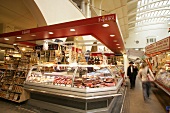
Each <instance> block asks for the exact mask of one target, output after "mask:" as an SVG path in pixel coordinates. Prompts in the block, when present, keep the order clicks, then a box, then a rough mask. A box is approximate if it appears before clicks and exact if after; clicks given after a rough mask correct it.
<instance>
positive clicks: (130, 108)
mask: <svg viewBox="0 0 170 113" xmlns="http://www.w3.org/2000/svg"><path fill="white" fill-rule="evenodd" d="M153 91H154V92H155V88H154V87H152V91H151V99H150V100H149V101H148V102H144V100H143V95H142V85H141V82H140V81H139V80H138V79H137V80H136V87H135V89H129V88H128V90H127V95H126V98H125V104H124V109H123V113H166V111H165V107H166V106H162V105H161V104H160V102H159V101H158V99H157V97H156V96H155V94H154V93H153ZM156 95H157V94H156ZM157 96H158V95H157ZM169 104H170V103H169Z"/></svg>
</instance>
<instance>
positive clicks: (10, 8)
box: [0, 0, 37, 32]
mask: <svg viewBox="0 0 170 113" xmlns="http://www.w3.org/2000/svg"><path fill="white" fill-rule="evenodd" d="M0 23H1V24H6V25H11V26H15V28H14V30H21V29H28V28H35V27H37V23H36V21H35V19H34V17H33V16H32V14H31V13H30V11H29V10H28V8H27V7H26V6H25V4H24V3H23V0H15V1H14V0H0ZM4 32H5V31H4Z"/></svg>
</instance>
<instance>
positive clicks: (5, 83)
mask: <svg viewBox="0 0 170 113" xmlns="http://www.w3.org/2000/svg"><path fill="white" fill-rule="evenodd" d="M17 54H20V56H19V57H18V56H17V57H16V56H14V55H13V52H12V51H8V50H6V56H5V63H4V66H2V69H0V70H3V71H4V76H3V77H2V78H1V81H0V84H1V85H0V86H1V87H0V89H1V90H0V97H1V98H5V99H8V100H11V101H15V102H23V101H25V100H27V99H29V94H28V93H27V92H26V91H25V90H24V88H23V84H24V81H25V79H26V75H27V72H28V70H29V67H30V64H29V61H30V56H31V55H29V54H27V53H17Z"/></svg>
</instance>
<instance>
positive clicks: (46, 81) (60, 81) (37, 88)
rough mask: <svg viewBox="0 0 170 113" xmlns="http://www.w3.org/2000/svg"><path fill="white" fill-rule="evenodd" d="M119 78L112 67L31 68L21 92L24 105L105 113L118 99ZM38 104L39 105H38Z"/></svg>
mask: <svg viewBox="0 0 170 113" xmlns="http://www.w3.org/2000/svg"><path fill="white" fill-rule="evenodd" d="M122 83H123V78H122V77H121V74H120V72H119V71H118V69H117V67H116V66H114V65H63V64H61V65H60V64H46V65H35V66H33V67H32V68H31V69H30V71H29V73H28V76H27V78H26V81H25V85H24V88H25V90H27V91H28V92H30V97H31V99H30V100H29V101H28V103H30V104H32V105H36V106H39V107H43V108H45V107H46V109H50V110H52V111H57V112H67V111H69V112H70V113H75V112H78V113H79V112H80V113H81V112H89V111H90V112H95V111H97V112H101V113H104V112H109V110H111V108H112V107H113V100H114V97H116V96H121V95H122V93H121V86H122ZM39 103H41V104H39Z"/></svg>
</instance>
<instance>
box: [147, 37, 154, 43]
mask: <svg viewBox="0 0 170 113" xmlns="http://www.w3.org/2000/svg"><path fill="white" fill-rule="evenodd" d="M146 42H147V44H151V43H155V42H156V38H153V37H151V38H147V39H146Z"/></svg>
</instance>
